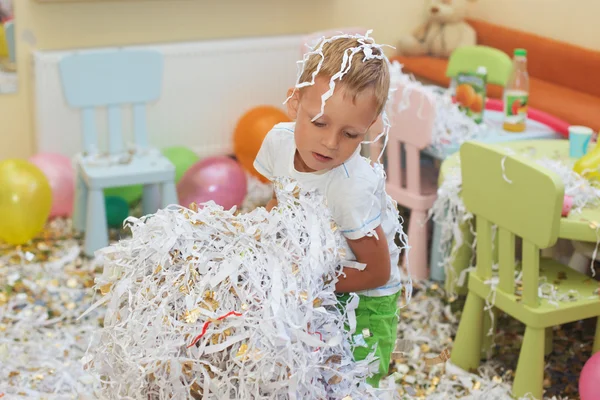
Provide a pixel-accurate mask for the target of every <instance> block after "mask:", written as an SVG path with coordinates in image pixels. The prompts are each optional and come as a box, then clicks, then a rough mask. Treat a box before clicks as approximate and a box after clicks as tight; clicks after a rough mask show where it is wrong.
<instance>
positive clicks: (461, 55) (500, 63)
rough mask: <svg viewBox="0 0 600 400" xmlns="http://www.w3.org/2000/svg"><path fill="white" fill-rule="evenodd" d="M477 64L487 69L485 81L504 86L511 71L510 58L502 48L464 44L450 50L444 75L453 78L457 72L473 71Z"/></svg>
mask: <svg viewBox="0 0 600 400" xmlns="http://www.w3.org/2000/svg"><path fill="white" fill-rule="evenodd" d="M479 66H484V67H485V68H486V69H487V82H488V83H493V84H495V85H500V86H505V85H506V82H507V81H508V78H509V77H510V73H511V71H512V60H511V58H510V57H509V56H508V55H507V54H506V53H505V52H503V51H502V50H498V49H495V48H493V47H488V46H464V47H459V48H457V49H456V50H454V51H453V52H452V54H451V55H450V59H449V60H448V67H447V69H446V76H447V77H449V78H455V77H456V75H458V73H459V72H473V73H474V72H475V71H476V70H477V68H478V67H479Z"/></svg>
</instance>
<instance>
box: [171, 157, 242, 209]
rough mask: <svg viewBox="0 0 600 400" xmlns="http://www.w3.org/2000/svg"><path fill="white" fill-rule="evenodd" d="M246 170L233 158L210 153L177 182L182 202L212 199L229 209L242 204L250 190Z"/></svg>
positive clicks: (182, 203) (187, 203)
mask: <svg viewBox="0 0 600 400" xmlns="http://www.w3.org/2000/svg"><path fill="white" fill-rule="evenodd" d="M247 185H248V183H247V180H246V174H245V172H244V170H243V169H242V167H241V166H240V165H239V164H238V163H237V162H236V161H234V160H233V159H231V158H229V157H225V156H217V157H209V158H205V159H203V160H201V161H198V162H197V163H195V164H194V165H192V166H191V167H190V168H189V169H188V170H187V171H186V172H185V174H184V175H183V177H182V178H181V181H179V183H178V184H177V195H178V196H179V204H181V205H182V206H184V207H189V205H190V204H191V203H196V204H202V203H206V202H208V201H210V200H212V201H214V202H215V203H217V204H219V205H221V206H223V208H224V209H226V210H229V209H231V207H233V206H240V205H241V204H242V202H243V201H244V198H245V197H246V193H247V191H248V186H247Z"/></svg>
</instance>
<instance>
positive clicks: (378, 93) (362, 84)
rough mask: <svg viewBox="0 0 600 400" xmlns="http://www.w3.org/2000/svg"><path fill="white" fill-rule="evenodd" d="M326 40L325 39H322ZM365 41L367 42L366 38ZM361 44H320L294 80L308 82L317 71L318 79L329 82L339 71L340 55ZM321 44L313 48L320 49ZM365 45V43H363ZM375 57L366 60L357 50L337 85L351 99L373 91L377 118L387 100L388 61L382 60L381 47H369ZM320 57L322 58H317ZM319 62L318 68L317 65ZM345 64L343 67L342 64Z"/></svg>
mask: <svg viewBox="0 0 600 400" xmlns="http://www.w3.org/2000/svg"><path fill="white" fill-rule="evenodd" d="M324 40H326V39H324ZM369 40H371V39H370V38H369ZM361 42H365V41H359V39H357V38H356V37H341V38H337V39H334V40H332V41H330V42H326V43H323V41H321V43H323V44H322V51H321V52H320V53H314V54H310V55H309V56H308V59H306V58H305V62H304V69H303V71H302V74H301V75H300V79H299V81H298V83H299V84H302V83H304V82H311V81H312V80H313V74H314V73H315V71H317V69H318V74H317V75H318V76H322V77H326V78H328V79H331V78H332V77H333V76H334V75H335V74H336V73H338V72H340V70H341V69H342V63H343V59H344V54H346V53H347V54H348V56H350V55H351V54H352V52H351V50H352V49H354V48H359V47H360V46H361V45H362V43H361ZM321 43H319V44H317V46H316V47H315V49H319V48H321ZM366 43H368V41H367V42H366ZM371 49H372V52H373V55H374V56H381V57H375V58H371V57H369V58H366V57H365V53H363V52H362V51H358V52H356V53H355V54H353V55H352V58H351V59H349V60H348V61H349V62H351V66H350V69H349V70H348V72H347V73H346V74H344V75H343V76H342V77H341V78H339V83H338V84H341V85H342V86H343V88H344V90H346V91H348V93H349V94H351V95H352V96H353V97H356V95H358V94H359V93H361V92H363V91H364V90H367V89H370V88H373V90H374V94H375V100H376V104H377V115H379V114H381V112H382V111H383V109H384V107H385V103H386V101H387V99H388V93H389V89H390V71H389V67H388V60H387V58H385V56H384V54H383V52H382V51H381V48H379V47H372V48H371ZM321 54H322V55H321ZM321 60H322V64H321V67H320V68H319V63H320V62H321ZM346 65H347V64H346Z"/></svg>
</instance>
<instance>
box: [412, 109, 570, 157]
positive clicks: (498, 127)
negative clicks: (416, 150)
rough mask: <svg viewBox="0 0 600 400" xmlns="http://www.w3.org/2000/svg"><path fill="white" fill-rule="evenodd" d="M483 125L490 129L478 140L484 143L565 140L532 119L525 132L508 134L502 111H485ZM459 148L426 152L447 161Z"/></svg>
mask: <svg viewBox="0 0 600 400" xmlns="http://www.w3.org/2000/svg"><path fill="white" fill-rule="evenodd" d="M483 123H484V124H486V126H487V128H488V129H485V134H484V135H482V136H481V137H478V138H477V139H476V140H478V141H481V142H483V143H507V142H514V141H523V140H537V139H563V137H562V136H561V135H560V134H559V133H557V132H555V131H554V130H553V129H552V128H550V127H549V126H547V125H545V124H543V123H541V122H538V121H534V120H532V119H528V120H527V126H526V129H525V131H523V132H507V131H505V130H504V129H503V128H502V124H503V113H502V112H500V111H494V110H485V112H484V118H483ZM459 148H460V144H451V145H448V146H444V149H443V151H442V152H441V153H440V152H439V151H438V150H437V149H434V148H427V149H425V150H424V152H425V153H426V154H428V155H430V156H432V157H434V158H436V159H439V160H445V159H446V158H448V157H449V156H451V155H452V154H455V153H457V152H458V150H459Z"/></svg>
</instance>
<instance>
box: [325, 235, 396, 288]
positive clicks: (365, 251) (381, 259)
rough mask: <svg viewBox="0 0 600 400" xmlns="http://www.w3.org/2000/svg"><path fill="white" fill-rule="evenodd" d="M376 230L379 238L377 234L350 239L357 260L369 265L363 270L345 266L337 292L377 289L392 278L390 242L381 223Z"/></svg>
mask: <svg viewBox="0 0 600 400" xmlns="http://www.w3.org/2000/svg"><path fill="white" fill-rule="evenodd" d="M375 232H376V233H377V236H378V237H379V239H378V238H376V237H375V236H371V237H369V236H365V237H362V238H360V239H358V240H348V245H349V246H350V249H352V252H353V253H354V255H355V256H356V260H357V261H358V262H360V263H363V264H367V266H366V267H365V269H363V270H362V271H359V270H357V269H355V268H344V273H345V274H346V276H340V280H339V281H338V283H337V284H336V286H335V291H336V292H339V293H348V292H358V291H361V290H368V289H375V288H378V287H380V286H383V285H385V284H386V283H387V281H388V280H389V279H390V272H391V266H390V264H391V262H390V250H389V248H388V242H387V239H386V237H385V234H384V233H383V229H382V228H381V225H380V226H378V227H377V228H375ZM394 267H397V266H394Z"/></svg>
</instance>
